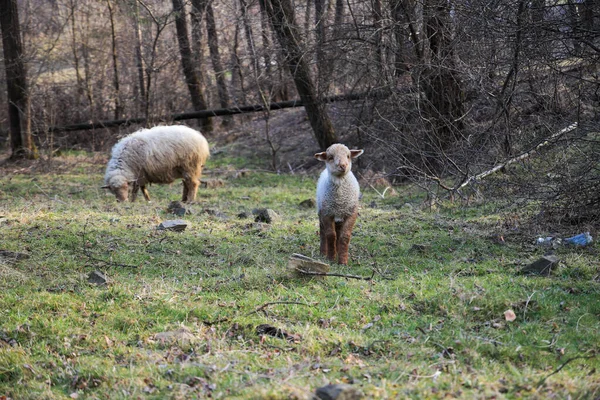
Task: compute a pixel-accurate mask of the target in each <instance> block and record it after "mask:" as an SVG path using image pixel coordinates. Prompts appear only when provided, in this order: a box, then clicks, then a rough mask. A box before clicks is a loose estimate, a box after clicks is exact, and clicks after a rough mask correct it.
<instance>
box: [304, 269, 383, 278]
mask: <svg viewBox="0 0 600 400" xmlns="http://www.w3.org/2000/svg"><path fill="white" fill-rule="evenodd" d="M296 271H298V272H300V273H302V274H305V275H314V276H338V277H340V278H350V279H360V280H363V281H370V280H372V279H373V277H374V276H375V271H373V273H372V274H371V276H360V275H347V274H337V273H329V272H313V271H305V270H303V269H300V268H296ZM382 278H383V279H386V280H392V279H391V278H386V277H384V276H382Z"/></svg>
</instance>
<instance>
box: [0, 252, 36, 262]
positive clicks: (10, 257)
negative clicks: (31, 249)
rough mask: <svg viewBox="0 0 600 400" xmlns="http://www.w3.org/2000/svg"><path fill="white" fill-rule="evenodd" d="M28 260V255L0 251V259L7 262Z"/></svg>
mask: <svg viewBox="0 0 600 400" xmlns="http://www.w3.org/2000/svg"><path fill="white" fill-rule="evenodd" d="M28 258H29V254H26V253H19V252H17V251H9V250H0V259H3V260H4V261H7V262H15V261H18V260H26V259H28Z"/></svg>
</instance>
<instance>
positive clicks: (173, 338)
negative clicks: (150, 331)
mask: <svg viewBox="0 0 600 400" xmlns="http://www.w3.org/2000/svg"><path fill="white" fill-rule="evenodd" d="M152 339H153V340H155V341H156V342H158V344H160V345H162V346H164V347H168V346H171V345H173V344H178V345H180V346H188V345H190V344H193V343H195V342H197V341H198V338H197V337H196V336H194V334H193V333H192V332H190V330H189V329H187V328H185V327H181V328H179V329H177V330H174V331H167V332H159V333H156V334H154V336H153V337H152Z"/></svg>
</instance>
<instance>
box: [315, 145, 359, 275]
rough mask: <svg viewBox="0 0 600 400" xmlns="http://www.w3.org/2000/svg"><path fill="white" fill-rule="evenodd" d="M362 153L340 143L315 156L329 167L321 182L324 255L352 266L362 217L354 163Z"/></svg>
mask: <svg viewBox="0 0 600 400" xmlns="http://www.w3.org/2000/svg"><path fill="white" fill-rule="evenodd" d="M362 153H363V150H349V149H348V147H346V146H344V145H343V144H339V143H337V144H334V145H331V146H329V148H328V149H327V151H324V152H322V153H317V154H315V158H316V159H317V160H320V161H324V162H325V166H326V168H325V170H323V172H322V173H321V176H320V177H319V181H318V182H317V211H318V213H319V231H320V236H321V255H323V256H326V257H327V258H328V259H330V260H331V261H335V258H336V256H337V258H338V262H339V263H340V264H347V263H348V246H349V245H350V238H351V236H352V228H354V223H355V222H356V217H357V216H358V197H359V195H360V187H359V186H358V181H357V180H356V178H355V177H354V174H353V173H352V171H351V169H352V160H353V159H356V158H357V157H358V156H360V155H361V154H362Z"/></svg>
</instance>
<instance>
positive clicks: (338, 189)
mask: <svg viewBox="0 0 600 400" xmlns="http://www.w3.org/2000/svg"><path fill="white" fill-rule="evenodd" d="M359 195H360V186H359V185H358V181H357V180H356V177H355V176H354V174H353V173H352V171H348V173H346V174H345V175H344V176H342V177H336V176H334V175H332V174H330V173H329V171H328V170H327V168H326V169H325V170H323V172H321V176H320V177H319V181H318V182H317V211H318V212H319V215H324V216H333V217H334V220H335V222H341V221H343V220H344V219H345V218H347V217H348V216H350V215H352V214H353V213H354V211H355V210H356V207H357V206H358V197H359Z"/></svg>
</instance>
